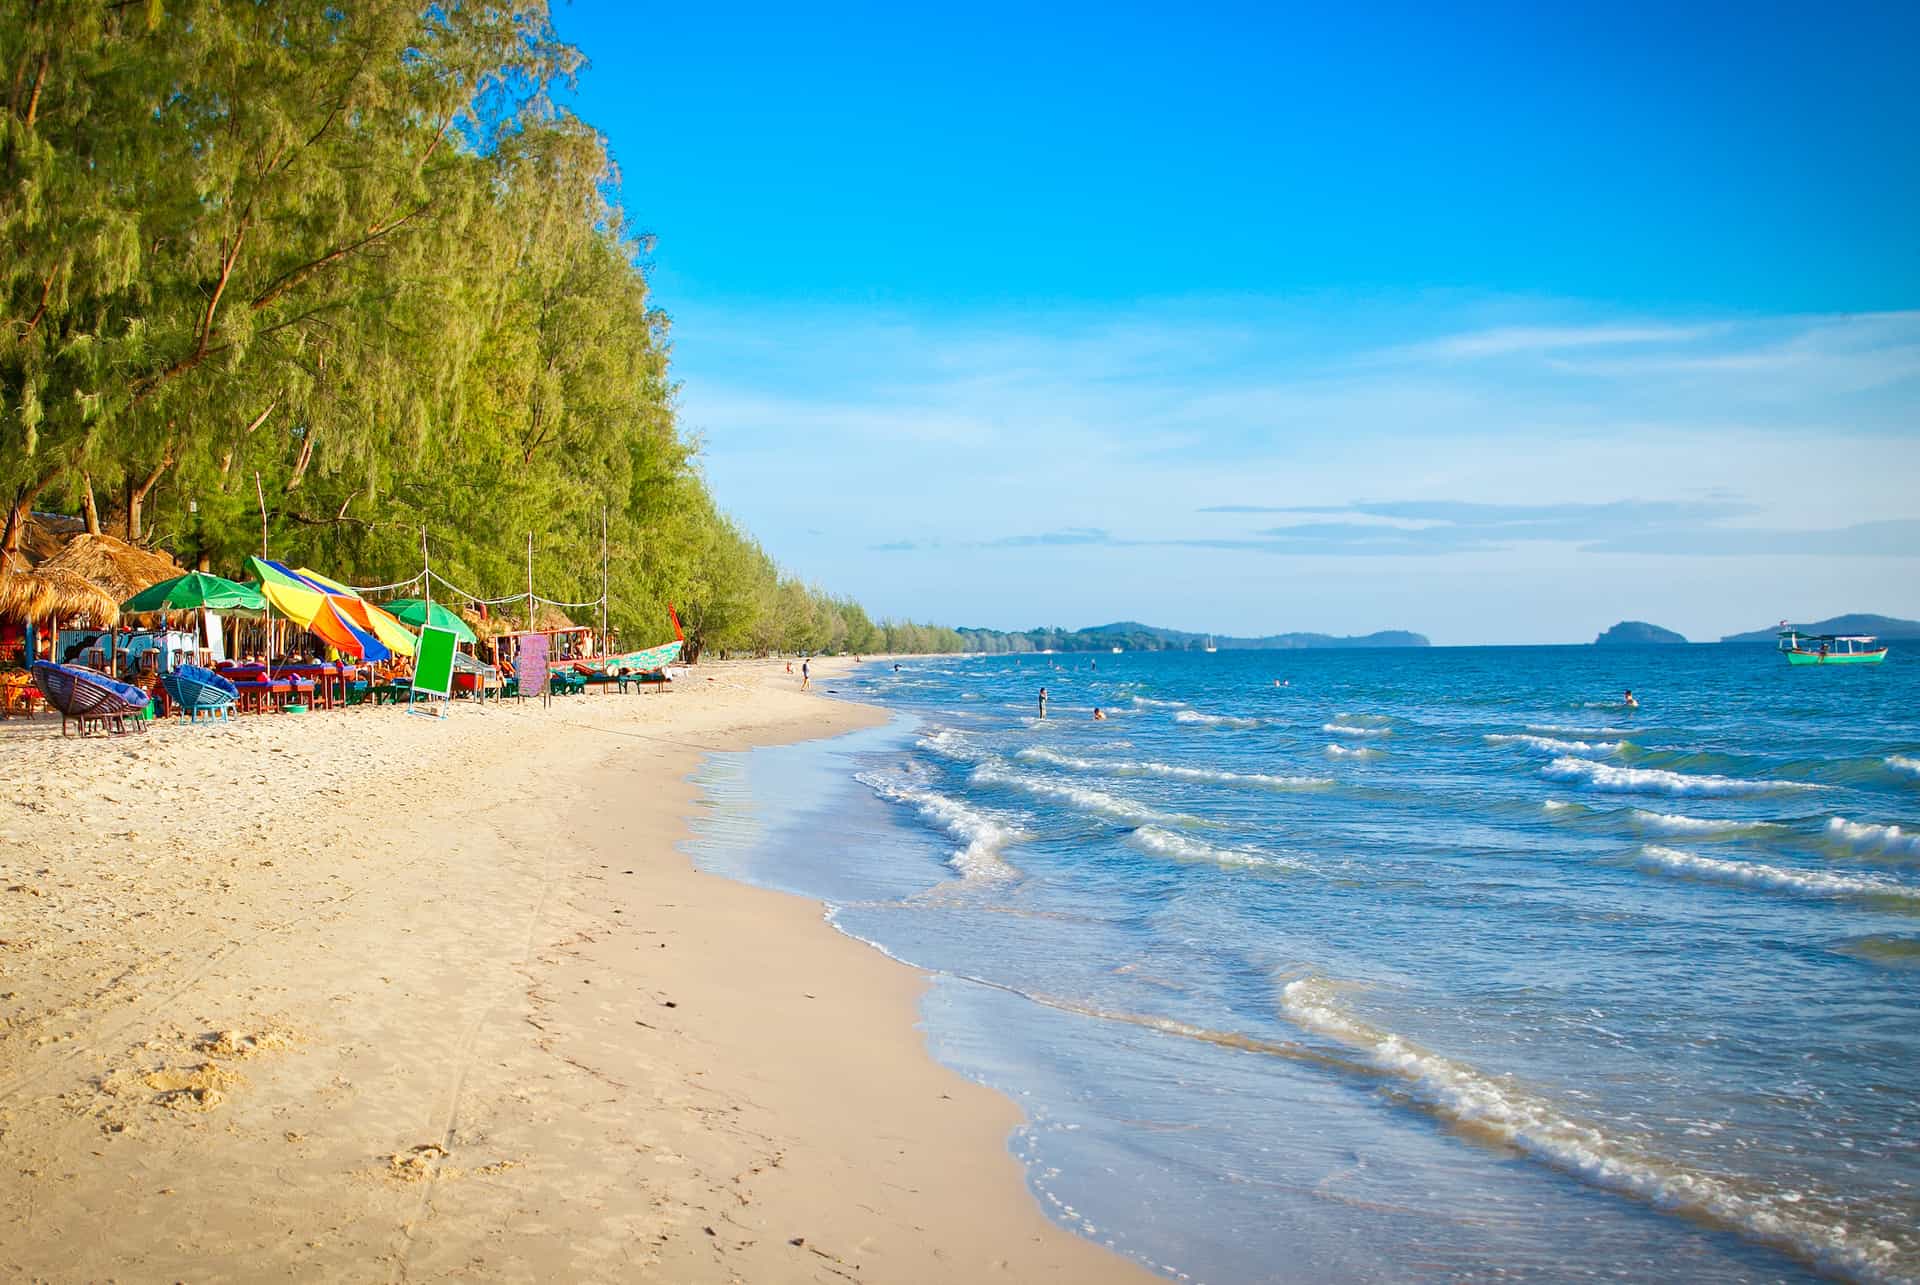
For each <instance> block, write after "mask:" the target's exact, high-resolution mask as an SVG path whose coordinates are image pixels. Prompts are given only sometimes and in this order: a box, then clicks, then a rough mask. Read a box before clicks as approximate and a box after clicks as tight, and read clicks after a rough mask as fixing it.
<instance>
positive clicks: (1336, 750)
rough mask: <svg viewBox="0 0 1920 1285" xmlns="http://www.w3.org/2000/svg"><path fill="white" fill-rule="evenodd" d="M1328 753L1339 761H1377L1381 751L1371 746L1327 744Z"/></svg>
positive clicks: (1329, 742)
mask: <svg viewBox="0 0 1920 1285" xmlns="http://www.w3.org/2000/svg"><path fill="white" fill-rule="evenodd" d="M1327 753H1328V754H1330V755H1332V756H1333V757H1334V758H1337V759H1377V758H1379V757H1380V751H1379V750H1376V749H1374V748H1373V747H1372V746H1371V745H1335V744H1334V743H1333V742H1332V741H1328V742H1327Z"/></svg>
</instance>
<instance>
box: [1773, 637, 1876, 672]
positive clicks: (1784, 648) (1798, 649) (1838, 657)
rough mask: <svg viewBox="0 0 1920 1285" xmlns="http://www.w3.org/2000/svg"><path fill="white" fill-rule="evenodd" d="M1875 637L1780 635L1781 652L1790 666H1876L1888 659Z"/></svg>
mask: <svg viewBox="0 0 1920 1285" xmlns="http://www.w3.org/2000/svg"><path fill="white" fill-rule="evenodd" d="M1878 641H1879V639H1877V638H1875V637H1874V636H1873V635H1872V634H1803V633H1801V632H1800V631H1799V630H1797V629H1792V628H1787V629H1782V630H1781V631H1780V651H1781V654H1782V655H1784V656H1785V657H1786V658H1787V663H1788V664H1789V665H1877V664H1879V663H1880V662H1881V661H1883V660H1885V659H1886V658H1887V649H1886V648H1885V647H1884V646H1880V647H1875V646H1874V643H1876V642H1878Z"/></svg>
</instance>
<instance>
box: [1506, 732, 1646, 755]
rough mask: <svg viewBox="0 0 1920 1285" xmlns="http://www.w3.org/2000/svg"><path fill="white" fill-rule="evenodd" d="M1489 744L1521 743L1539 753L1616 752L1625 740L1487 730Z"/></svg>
mask: <svg viewBox="0 0 1920 1285" xmlns="http://www.w3.org/2000/svg"><path fill="white" fill-rule="evenodd" d="M1485 739H1486V742H1487V744H1489V745H1521V746H1525V747H1526V748H1527V749H1530V750H1534V751H1537V752H1538V753H1541V754H1618V753H1619V752H1620V747H1621V746H1622V745H1625V744H1626V742H1625V741H1561V740H1555V739H1554V738H1553V737H1551V736H1514V735H1509V734H1507V733H1505V732H1489V733H1488V734H1487V736H1486V738H1485Z"/></svg>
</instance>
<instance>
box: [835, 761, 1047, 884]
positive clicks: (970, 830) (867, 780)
mask: <svg viewBox="0 0 1920 1285" xmlns="http://www.w3.org/2000/svg"><path fill="white" fill-rule="evenodd" d="M854 779H855V780H857V781H859V782H860V783H861V784H862V785H865V786H866V787H867V788H869V789H871V790H872V791H873V792H874V793H875V794H877V795H879V796H880V797H881V798H883V799H888V800H891V801H892V802H895V803H900V804H904V805H906V806H908V807H912V808H915V809H917V810H918V811H919V813H920V815H921V816H922V817H924V818H925V819H926V820H928V821H930V822H932V823H933V824H934V825H936V826H938V827H939V828H940V829H942V830H944V831H946V833H947V834H948V835H949V836H950V837H952V838H954V839H958V840H959V841H960V843H961V845H962V846H961V847H960V848H959V850H957V851H956V852H955V853H954V854H953V855H952V856H951V857H949V858H947V864H948V865H950V866H952V867H953V868H954V869H955V870H958V871H959V872H960V876H961V877H962V878H963V879H967V880H970V881H978V882H988V881H994V880H1004V879H1012V878H1016V877H1018V875H1019V873H1020V872H1019V871H1018V870H1016V869H1015V868H1014V867H1013V866H1012V865H1010V864H1008V863H1007V861H1005V860H1004V859H1003V858H1002V857H1001V855H1000V851H1001V849H1003V848H1005V847H1006V846H1007V845H1008V844H1009V843H1012V842H1014V841H1016V840H1017V839H1019V838H1020V837H1021V832H1020V830H1019V829H1018V828H1017V827H1014V826H1010V825H1006V824H1003V823H1002V822H999V821H996V820H995V819H994V818H992V817H990V816H988V815H987V814H986V813H984V812H981V811H978V810H977V809H975V808H971V807H969V806H967V805H966V804H965V803H962V802H961V801H960V800H958V799H950V798H948V797H947V796H946V795H944V794H938V793H935V792H934V791H932V790H925V789H921V788H919V787H918V786H911V785H902V784H900V783H899V782H897V781H889V780H888V779H887V778H886V777H885V776H883V775H881V774H879V773H877V772H862V773H859V774H858V775H856V776H855V777H854Z"/></svg>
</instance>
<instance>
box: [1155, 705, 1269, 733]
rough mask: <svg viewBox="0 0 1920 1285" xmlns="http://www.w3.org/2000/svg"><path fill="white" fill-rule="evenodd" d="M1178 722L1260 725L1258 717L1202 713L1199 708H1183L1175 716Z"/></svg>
mask: <svg viewBox="0 0 1920 1285" xmlns="http://www.w3.org/2000/svg"><path fill="white" fill-rule="evenodd" d="M1173 721H1174V722H1176V723H1199V724H1202V725H1204V726H1206V727H1241V728H1245V727H1258V726H1260V720H1259V719H1257V718H1240V717H1238V716H1236V715H1233V714H1202V713H1201V712H1200V711H1198V710H1193V709H1182V710H1179V711H1176V712H1175V714H1174V716H1173Z"/></svg>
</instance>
